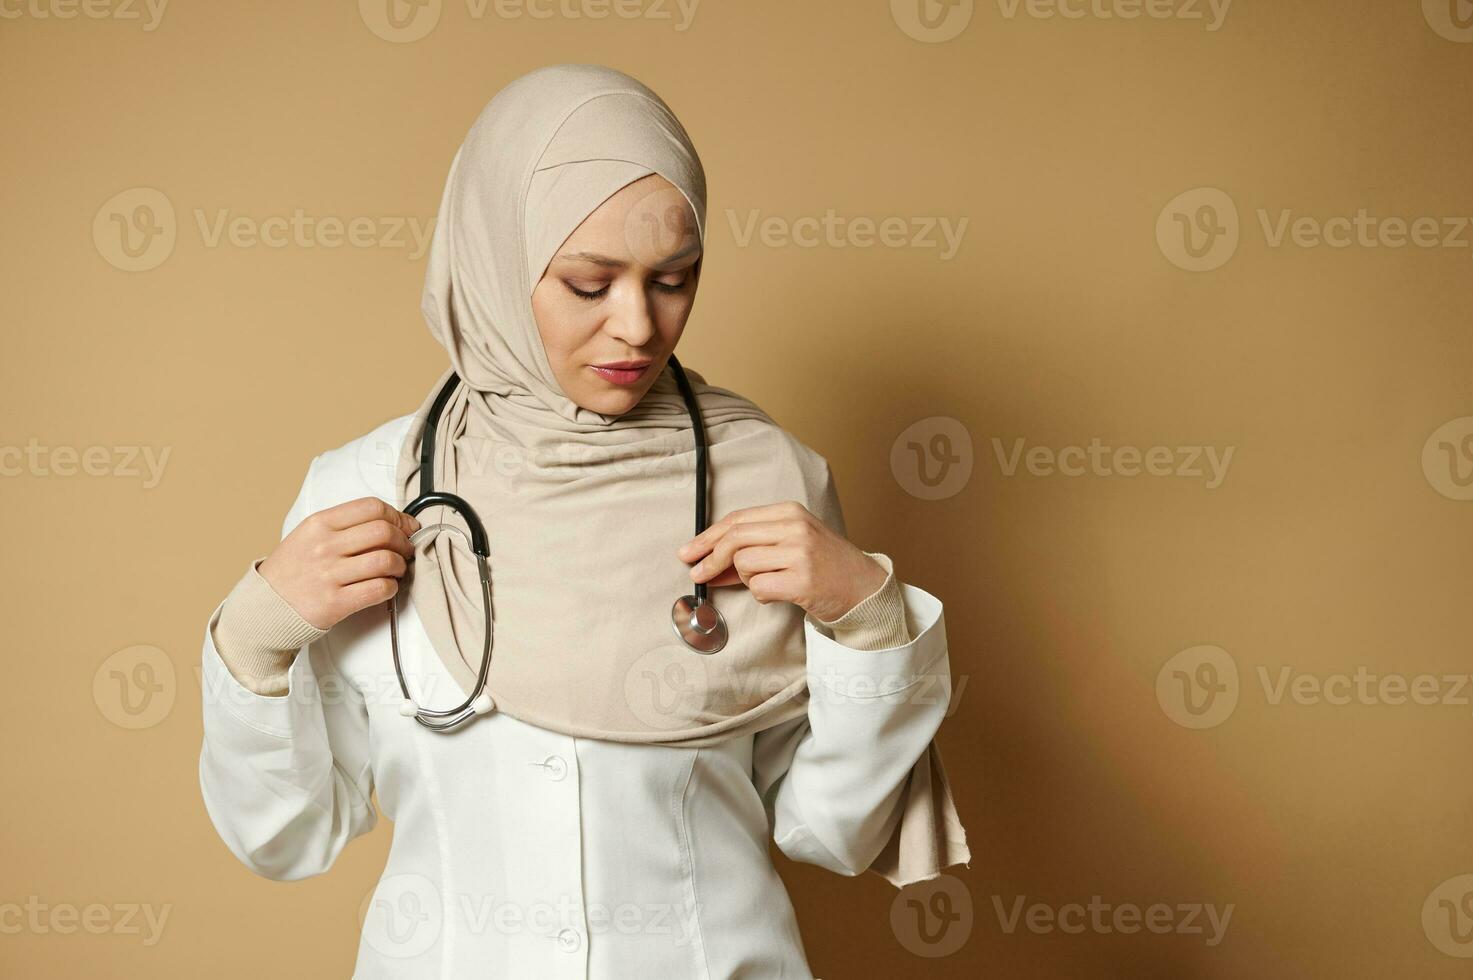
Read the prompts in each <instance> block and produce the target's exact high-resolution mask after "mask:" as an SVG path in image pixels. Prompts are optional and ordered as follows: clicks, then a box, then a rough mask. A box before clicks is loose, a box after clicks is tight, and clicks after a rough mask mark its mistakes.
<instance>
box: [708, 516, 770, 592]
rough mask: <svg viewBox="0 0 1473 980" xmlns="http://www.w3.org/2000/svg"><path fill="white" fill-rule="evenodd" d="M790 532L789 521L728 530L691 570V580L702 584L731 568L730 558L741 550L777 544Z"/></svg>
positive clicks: (748, 524)
mask: <svg viewBox="0 0 1473 980" xmlns="http://www.w3.org/2000/svg"><path fill="white" fill-rule="evenodd" d="M791 531H792V523H791V522H790V521H756V522H751V523H746V524H737V525H734V526H733V527H731V528H729V529H728V530H727V531H726V533H725V534H723V535H722V536H721V538H720V539H719V540H717V541H716V543H715V546H714V547H712V549H711V552H710V554H708V555H706V557H705V558H702V559H701V560H700V562H698V563H697V564H696V565H694V566H693V567H692V568H691V571H690V574H691V579H692V580H694V581H696V582H704V581H706V580H707V579H710V578H714V577H715V576H716V575H717V574H718V573H720V572H722V571H724V570H725V569H727V568H729V567H731V563H732V558H733V557H734V556H735V555H736V553H737V551H738V550H739V549H741V548H746V547H751V546H753V545H765V544H777V543H778V542H780V541H782V540H783V538H784V537H786V536H787V535H788V534H789V533H791Z"/></svg>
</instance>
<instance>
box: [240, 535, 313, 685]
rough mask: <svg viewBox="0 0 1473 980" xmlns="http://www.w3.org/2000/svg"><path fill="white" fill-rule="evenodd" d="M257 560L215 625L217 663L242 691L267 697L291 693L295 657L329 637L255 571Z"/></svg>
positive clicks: (247, 571) (259, 561)
mask: <svg viewBox="0 0 1473 980" xmlns="http://www.w3.org/2000/svg"><path fill="white" fill-rule="evenodd" d="M262 561H264V559H259V558H258V559H256V560H255V561H253V562H251V564H250V567H249V568H247V569H246V573H245V575H244V576H242V577H241V580H240V581H239V582H237V583H236V584H235V588H233V589H231V590H230V594H229V595H228V596H226V597H225V602H224V604H223V605H222V606H221V608H220V616H219V618H218V619H216V621H215V626H214V630H213V634H212V635H213V636H214V638H215V649H216V650H217V651H218V652H219V654H220V659H221V660H223V661H224V662H225V666H226V667H227V668H228V669H229V670H230V673H231V676H233V677H234V678H235V679H236V680H237V681H239V682H240V683H241V686H243V687H245V688H247V689H248V690H251V691H254V692H255V693H257V694H261V695H265V696H267V697H280V696H281V695H283V694H286V693H287V691H288V690H289V688H290V685H289V682H288V680H287V672H288V671H290V670H291V666H292V661H293V660H295V659H296V655H297V651H298V650H300V649H301V648H302V647H304V646H306V645H307V644H308V643H311V642H313V641H314V640H316V639H318V638H319V637H321V636H323V635H324V634H326V633H327V630H321V629H318V628H317V627H315V626H313V625H312V624H311V623H309V622H307V621H306V620H305V619H303V618H302V617H301V616H300V615H299V614H298V613H297V611H296V610H295V609H293V608H292V607H291V605H290V604H289V603H288V602H287V601H286V600H285V599H283V598H282V597H281V596H280V595H278V594H277V593H276V590H275V589H273V588H271V583H269V582H267V581H266V580H265V579H264V578H262V577H261V573H260V572H259V571H257V570H256V566H257V565H259V564H260V563H261V562H262Z"/></svg>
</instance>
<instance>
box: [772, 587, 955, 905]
mask: <svg viewBox="0 0 1473 980" xmlns="http://www.w3.org/2000/svg"><path fill="white" fill-rule="evenodd" d="M900 589H901V594H902V597H903V599H904V604H905V617H906V622H907V626H908V633H909V635H910V636H911V637H913V639H912V640H910V641H909V642H908V643H905V644H904V645H901V646H894V647H889V648H886V649H881V650H857V649H853V648H851V647H847V646H845V645H843V644H842V643H840V642H838V641H837V640H835V639H834V638H833V637H832V636H831V635H829V631H828V630H827V628H826V627H824V626H823V625H822V624H820V623H817V622H816V621H815V620H814V619H813V618H812V617H811V616H809V617H805V619H804V632H805V635H806V639H807V651H808V653H807V655H808V687H809V703H808V712H807V715H806V716H800V717H798V718H795V719H792V720H790V721H787V722H784V723H783V724H781V725H778V726H775V727H773V728H770V729H767V730H765V731H762V732H759V733H758V734H757V736H756V737H755V739H754V743H753V778H754V781H755V784H756V786H757V790H758V792H759V794H761V796H762V799H763V802H764V804H765V805H766V808H767V812H768V818H769V822H770V824H771V826H772V835H773V840H774V841H775V842H776V843H777V846H778V848H779V849H780V850H781V851H782V852H783V853H784V854H786V855H787V856H788V857H789V858H792V859H793V860H795V861H802V862H805V863H808V864H816V865H819V866H820V867H823V868H827V869H828V870H830V871H833V872H836V873H838V874H841V875H846V876H850V877H852V876H856V875H859V874H861V873H863V872H864V871H865V870H866V869H868V868H869V866H870V865H871V864H873V863H874V861H875V858H876V857H877V856H878V855H879V853H880V851H881V850H882V849H883V848H884V846H885V844H886V843H888V842H889V840H890V837H891V835H892V834H893V833H894V830H895V828H896V826H897V824H898V823H899V820H900V810H899V803H900V801H901V798H902V794H903V793H904V790H905V785H906V780H907V778H908V777H909V774H910V771H911V769H912V767H913V766H914V765H915V764H916V762H917V761H918V760H919V759H920V758H921V756H922V755H923V754H924V753H925V752H926V751H927V750H928V749H929V747H930V743H931V740H932V738H934V737H935V735H936V731H937V729H939V728H940V726H941V721H942V719H943V718H945V716H946V713H947V710H948V705H949V703H950V700H951V666H950V660H949V657H948V655H947V647H946V626H945V620H944V617H943V616H942V607H941V602H940V600H939V599H937V598H936V597H935V596H933V595H931V594H930V593H929V592H926V591H925V590H923V589H920V588H917V587H915V586H912V585H907V584H903V583H902V584H901V586H900Z"/></svg>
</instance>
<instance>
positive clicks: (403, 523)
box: [256, 497, 420, 630]
mask: <svg viewBox="0 0 1473 980" xmlns="http://www.w3.org/2000/svg"><path fill="white" fill-rule="evenodd" d="M419 526H420V525H419V521H417V520H415V519H414V518H413V517H410V516H409V515H408V514H405V513H403V512H402V511H399V510H396V509H395V508H394V507H393V506H391V505H390V504H387V503H385V502H384V501H382V500H380V499H379V498H377V497H359V498H358V499H357V500H350V501H348V502H347V503H342V504H338V505H337V506H336V507H329V508H327V509H326V510H320V511H318V512H317V513H315V514H312V515H310V516H309V517H307V518H306V519H305V520H303V521H302V523H300V524H298V525H297V526H296V527H295V528H293V529H292V532H291V533H290V534H288V535H287V536H286V537H285V538H283V539H282V540H281V543H280V544H278V545H277V546H276V547H275V548H274V549H272V551H271V554H269V555H267V556H266V558H265V560H264V561H262V562H261V564H260V565H259V566H257V569H256V570H257V571H258V572H259V573H260V575H261V577H262V578H264V579H265V580H266V582H267V584H269V585H270V586H271V588H272V589H274V590H275V591H276V594H277V595H279V596H281V597H282V598H283V599H285V600H286V601H287V603H288V604H289V605H290V606H291V607H292V608H293V609H295V610H296V611H297V615H299V616H301V617H302V618H303V619H305V620H306V621H307V622H309V623H311V624H312V625H313V626H315V627H317V628H318V629H321V630H325V629H331V628H332V627H333V626H336V625H337V624H338V623H339V622H341V621H342V620H344V619H346V618H347V617H348V616H351V615H352V614H353V613H355V612H357V611H358V610H360V609H367V608H368V607H369V606H372V605H375V604H377V603H380V602H387V601H388V599H389V597H390V596H393V595H395V594H396V593H397V592H398V591H399V579H400V577H401V576H403V574H404V572H405V571H406V570H407V569H408V567H409V566H408V563H409V561H410V560H412V559H413V558H414V547H413V546H412V545H411V544H410V543H409V535H411V534H413V533H414V532H415V531H418V530H419Z"/></svg>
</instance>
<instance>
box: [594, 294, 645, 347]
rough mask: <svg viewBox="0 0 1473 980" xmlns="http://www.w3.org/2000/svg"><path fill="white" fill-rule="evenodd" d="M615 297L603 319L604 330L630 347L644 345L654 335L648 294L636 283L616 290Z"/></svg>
mask: <svg viewBox="0 0 1473 980" xmlns="http://www.w3.org/2000/svg"><path fill="white" fill-rule="evenodd" d="M615 299H616V302H615V303H614V304H612V305H611V306H610V307H609V315H608V319H606V320H605V321H604V330H605V332H607V333H608V334H609V335H610V336H611V337H615V338H617V339H618V340H620V341H622V342H623V343H625V344H628V345H629V346H630V347H644V346H645V345H646V344H648V343H649V342H650V341H651V340H653V339H654V338H655V336H656V330H655V318H654V317H653V316H652V315H651V313H650V300H649V296H648V295H646V294H645V291H644V290H643V289H642V288H640V287H639V286H637V285H636V286H633V287H631V288H626V289H621V290H618V291H617V293H616V297H615Z"/></svg>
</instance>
